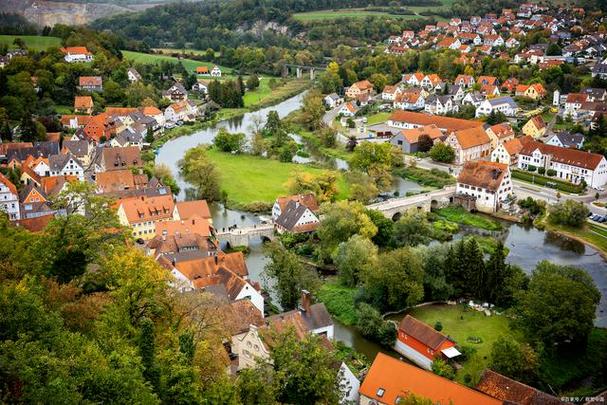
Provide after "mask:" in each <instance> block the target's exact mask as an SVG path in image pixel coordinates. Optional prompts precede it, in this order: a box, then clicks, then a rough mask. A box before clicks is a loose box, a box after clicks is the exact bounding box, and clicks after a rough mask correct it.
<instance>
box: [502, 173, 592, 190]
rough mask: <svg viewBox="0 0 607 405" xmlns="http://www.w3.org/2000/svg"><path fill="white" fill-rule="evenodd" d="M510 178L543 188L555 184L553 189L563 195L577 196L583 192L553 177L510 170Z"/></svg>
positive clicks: (580, 188) (576, 186)
mask: <svg viewBox="0 0 607 405" xmlns="http://www.w3.org/2000/svg"><path fill="white" fill-rule="evenodd" d="M512 178H513V179H517V180H522V181H526V182H527V183H532V184H537V185H540V186H545V185H546V183H555V184H556V187H554V188H555V189H557V190H559V191H562V192H565V193H572V194H579V193H582V192H583V191H584V190H583V188H582V187H581V186H579V185H576V184H571V183H569V182H566V181H562V180H559V179H556V178H553V177H546V176H542V175H539V174H537V173H535V174H534V173H531V172H523V171H521V170H512Z"/></svg>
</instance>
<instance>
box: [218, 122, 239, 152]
mask: <svg viewBox="0 0 607 405" xmlns="http://www.w3.org/2000/svg"><path fill="white" fill-rule="evenodd" d="M245 142H246V137H245V134H243V133H230V132H228V130H227V129H225V128H221V129H219V132H218V133H217V135H215V139H214V140H213V143H214V144H215V146H216V147H217V148H218V149H219V150H220V151H222V152H242V149H243V148H244V145H245Z"/></svg>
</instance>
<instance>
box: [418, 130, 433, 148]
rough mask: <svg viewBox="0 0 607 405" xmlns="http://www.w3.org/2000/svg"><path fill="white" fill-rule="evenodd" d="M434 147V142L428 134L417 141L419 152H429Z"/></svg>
mask: <svg viewBox="0 0 607 405" xmlns="http://www.w3.org/2000/svg"><path fill="white" fill-rule="evenodd" d="M432 146H434V142H433V141H432V139H431V138H430V137H429V136H428V135H427V134H422V135H421V136H420V137H419V139H418V141H417V150H418V151H420V152H428V151H430V149H432Z"/></svg>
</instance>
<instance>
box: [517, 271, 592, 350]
mask: <svg viewBox="0 0 607 405" xmlns="http://www.w3.org/2000/svg"><path fill="white" fill-rule="evenodd" d="M600 298H601V294H600V292H599V291H598V289H597V288H596V285H595V284H594V281H593V280H592V278H591V277H590V276H589V275H588V273H586V272H585V271H584V270H581V269H578V268H575V267H571V266H559V265H557V264H553V263H550V262H547V261H542V262H540V263H539V264H538V265H537V266H536V268H535V270H534V271H533V274H532V276H531V280H530V281H529V288H528V290H526V291H521V292H519V293H518V294H517V301H518V304H517V306H516V310H517V313H518V315H519V318H520V321H519V324H520V326H521V327H522V329H523V331H525V333H526V334H527V336H528V337H529V338H530V339H533V340H537V341H541V342H543V343H544V344H545V345H546V346H547V347H552V346H553V345H554V344H557V345H562V344H566V343H571V344H572V345H575V344H582V345H583V344H584V343H585V341H586V339H587V337H588V335H589V334H590V331H591V330H592V328H593V327H594V318H595V313H596V307H597V305H598V303H599V300H600Z"/></svg>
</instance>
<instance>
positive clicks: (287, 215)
mask: <svg viewBox="0 0 607 405" xmlns="http://www.w3.org/2000/svg"><path fill="white" fill-rule="evenodd" d="M306 211H308V207H306V206H305V205H303V204H299V203H297V202H295V201H289V202H288V203H287V206H286V207H285V209H284V210H282V211H281V213H280V216H279V217H278V218H276V221H275V223H276V225H279V226H281V227H283V228H285V229H287V230H289V231H297V232H309V231H313V230H314V229H316V227H317V226H318V221H316V223H310V224H303V225H300V226H297V222H298V221H299V220H300V218H301V217H302V216H303V215H304V214H305V213H306Z"/></svg>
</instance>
